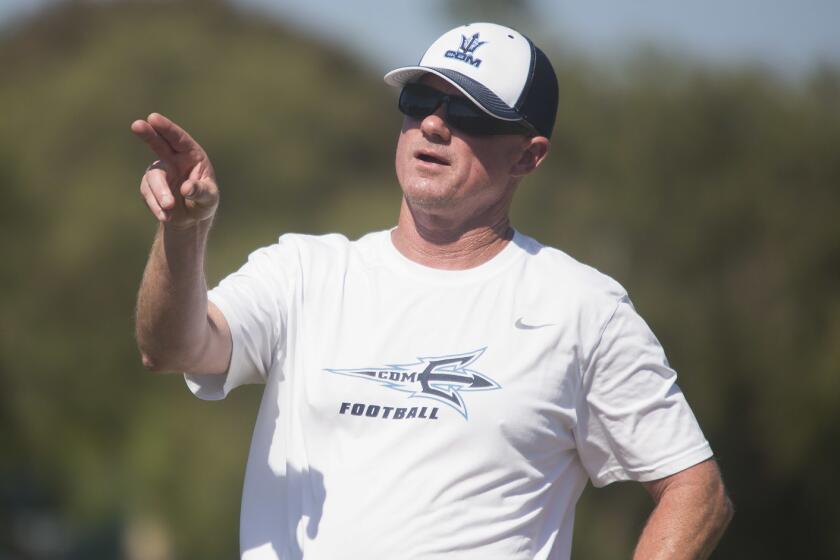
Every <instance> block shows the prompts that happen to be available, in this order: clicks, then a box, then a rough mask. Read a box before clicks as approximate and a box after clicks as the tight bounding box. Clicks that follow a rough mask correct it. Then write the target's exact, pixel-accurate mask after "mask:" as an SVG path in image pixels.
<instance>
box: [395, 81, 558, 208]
mask: <svg viewBox="0 0 840 560" xmlns="http://www.w3.org/2000/svg"><path fill="white" fill-rule="evenodd" d="M420 83H423V84H425V85H428V86H430V87H433V88H435V89H437V90H439V91H442V92H444V93H448V94H453V95H462V94H461V93H460V92H459V91H458V90H457V89H456V88H455V87H454V86H452V85H451V84H449V83H448V82H446V81H445V80H443V79H441V78H439V77H437V76H435V75H433V74H426V75H425V76H424V77H423V78H422V79H421V80H420ZM444 112H445V109H444V106H443V105H441V106H440V107H438V109H437V111H436V112H435V113H433V114H431V115H429V116H427V117H425V118H423V119H414V118H411V117H405V120H404V121H403V127H402V130H401V131H400V137H399V140H398V142H397V154H396V171H397V178H398V180H399V182H400V185H401V186H402V190H403V195H404V196H405V199H406V201H407V202H408V204H409V205H410V206H411V207H412V208H414V209H418V210H423V211H427V212H432V213H437V214H454V215H456V216H462V217H464V218H471V217H474V216H476V215H478V214H480V213H482V212H486V211H488V210H491V209H494V208H498V207H502V209H503V210H504V211H505V212H506V210H507V207H508V206H509V205H510V198H511V196H512V194H513V190H514V188H515V187H516V184H517V182H518V180H519V178H520V177H521V176H522V175H524V174H525V173H527V172H528V171H530V169H533V167H536V164H534V165H533V166H532V167H531V168H530V169H528V171H525V172H524V173H523V167H522V162H523V158H527V157H528V153H527V152H528V146H530V144H531V142H532V140H533V139H531V138H528V137H526V136H522V135H497V136H470V135H467V134H465V133H463V132H461V131H459V130H458V129H456V128H453V127H451V126H449V125H448V124H447V123H446V121H445V120H444V118H443V115H444ZM540 138H541V137H540ZM542 140H544V141H545V144H546V146H547V140H545V139H544V138H543V139H542ZM543 155H544V153H543ZM539 159H541V157H540V158H539ZM537 163H538V162H537ZM526 167H527V166H526Z"/></svg>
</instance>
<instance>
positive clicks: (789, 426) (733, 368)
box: [0, 0, 840, 559]
mask: <svg viewBox="0 0 840 560" xmlns="http://www.w3.org/2000/svg"><path fill="white" fill-rule="evenodd" d="M418 48H419V47H418ZM554 60H556V61H557V70H558V74H559V76H560V81H561V84H560V87H561V109H560V114H559V117H558V124H557V128H556V131H555V136H554V140H553V146H552V155H551V157H550V158H549V160H548V161H547V163H546V165H545V166H544V168H543V169H541V170H540V171H539V173H538V174H537V175H536V176H534V177H532V178H529V179H528V180H527V181H526V182H525V184H524V185H523V186H522V189H521V192H520V194H519V195H518V196H519V199H518V201H517V204H516V208H515V216H514V218H515V224H516V225H517V226H518V227H519V228H520V229H521V230H522V231H524V232H525V233H528V234H532V235H535V236H536V237H538V238H540V239H541V240H543V241H545V242H547V243H550V244H553V245H556V246H558V247H560V248H563V249H565V250H567V251H568V252H570V253H572V254H573V255H574V256H576V257H578V258H581V259H582V260H585V261H587V262H589V263H591V264H594V265H595V266H597V267H599V268H601V269H602V270H604V271H605V272H607V273H609V274H611V275H614V276H615V277H616V278H617V279H618V280H619V281H621V282H622V283H623V284H624V285H625V286H626V287H627V288H628V289H629V290H630V293H631V295H632V296H633V299H634V301H635V303H636V306H637V308H639V309H640V311H641V312H642V314H643V315H644V316H645V317H646V318H648V320H649V322H650V323H651V324H652V326H653V327H654V330H655V331H656V332H657V333H658V334H659V335H660V338H661V339H662V340H663V342H664V344H665V347H666V349H668V351H669V357H670V359H671V362H672V363H673V365H674V366H675V367H676V368H677V369H678V370H679V371H680V373H681V385H682V387H683V388H684V390H685V391H686V393H687V395H688V398H689V400H690V401H691V402H692V403H693V405H694V408H695V410H696V412H697V414H698V416H699V418H700V420H701V423H702V425H703V426H704V428H705V430H706V432H707V435H708V437H709V439H710V440H711V442H712V445H713V447H714V448H715V449H716V451H717V453H718V455H719V458H720V461H721V464H722V466H723V469H724V473H725V475H726V477H727V479H728V481H729V484H730V487H731V490H732V494H733V496H734V499H735V502H736V507H737V509H738V514H737V515H736V520H735V524H734V525H733V527H732V530H731V531H730V533H729V535H728V536H727V537H726V538H725V540H724V542H723V543H722V545H721V549H720V554H719V556H718V557H720V558H745V557H752V558H772V557H800V556H809V557H832V556H838V555H840V541H839V540H838V536H837V532H836V530H835V528H836V527H837V524H838V523H840V506H838V504H837V503H836V500H834V499H833V497H832V493H831V492H830V491H829V490H830V488H827V487H826V484H830V482H828V481H830V477H831V474H832V473H835V472H838V471H839V470H840V458H838V452H837V445H836V442H837V441H840V432H838V428H837V426H839V425H840V388H838V381H837V379H838V374H840V353H838V348H840V319H838V318H840V220H837V218H836V214H837V213H838V208H840V189H838V185H840V157H838V150H840V75H838V72H837V71H836V70H834V69H823V70H821V71H820V72H815V73H814V75H813V76H812V77H811V78H809V79H808V80H806V81H803V82H802V83H799V84H793V85H791V84H785V83H779V82H777V81H776V80H774V79H773V78H771V77H769V76H767V75H765V74H764V73H762V72H761V71H759V70H755V69H750V68H743V69H732V68H730V69H714V68H704V67H698V66H696V65H693V64H688V63H685V62H681V61H678V60H670V59H668V58H667V57H666V58H663V57H661V56H649V55H646V56H640V57H639V58H638V60H636V61H633V62H630V63H628V64H627V65H626V66H625V67H624V68H622V69H621V70H620V71H619V72H617V73H606V72H605V71H603V70H601V69H599V68H597V67H594V66H593V65H591V64H588V63H586V61H582V60H575V59H573V58H569V57H566V58H561V57H560V56H559V53H557V54H556V55H555V57H554ZM0 70H2V72H1V73H0V106H2V107H3V109H4V114H3V116H2V118H0V249H2V252H1V253H0V254H1V255H2V258H3V261H4V265H3V267H2V268H1V269H0V286H1V287H2V290H0V309H2V312H1V313H0V379H2V381H3V390H2V391H0V449H2V453H0V474H2V477H0V479H1V480H2V482H0V500H2V507H0V525H2V527H3V529H2V530H0V557H3V554H2V553H3V552H5V551H6V550H9V551H12V552H11V553H10V554H7V556H8V555H11V557H13V558H16V557H21V558H27V557H32V558H112V557H117V556H119V555H120V554H121V553H120V552H119V551H120V549H121V547H123V546H128V547H131V546H138V545H130V544H128V545H124V544H121V543H136V542H141V543H147V545H146V546H152V545H154V544H155V543H157V546H159V547H161V548H163V549H171V550H174V551H175V557H177V558H207V559H213V558H230V557H233V556H234V555H235V551H236V547H237V545H236V542H237V541H236V533H237V527H238V503H239V492H240V490H241V479H242V473H243V467H244V461H245V457H246V451H247V446H248V442H249V439H250V429H251V426H252V424H253V420H254V417H255V413H256V403H257V399H258V398H259V389H258V388H252V389H250V390H249V389H243V390H239V391H237V393H235V394H234V395H233V396H231V397H230V398H229V399H228V400H227V401H226V402H225V403H224V404H223V405H219V404H215V405H214V404H209V403H202V402H199V401H197V400H195V399H194V398H192V397H191V396H190V395H189V394H188V392H187V391H186V389H185V388H184V387H183V386H182V381H181V380H179V379H178V378H177V377H165V376H156V375H150V374H148V373H145V372H143V371H142V368H141V367H140V364H139V359H138V357H137V354H136V350H135V348H134V342H133V334H132V333H133V327H132V313H133V305H134V296H135V291H136V288H137V285H138V283H139V280H140V275H141V272H142V268H143V265H144V262H145V257H146V253H147V251H148V247H149V243H150V241H151V238H152V235H153V232H154V229H155V224H154V221H153V220H152V219H151V217H150V216H149V215H148V213H147V212H146V211H145V208H144V206H143V204H142V202H141V200H140V197H139V195H138V182H139V179H140V176H141V174H142V172H143V170H144V168H145V166H146V165H147V164H148V163H149V162H150V161H151V159H152V158H151V156H150V154H148V153H147V152H146V149H145V147H144V146H143V145H141V144H140V143H139V142H138V141H137V140H136V139H135V138H134V137H133V136H132V135H131V134H130V133H129V130H128V126H129V124H130V123H131V121H132V120H133V119H135V118H137V117H139V116H143V115H145V114H147V113H149V112H150V111H159V112H162V113H164V114H167V115H168V116H170V117H172V118H173V119H175V120H176V121H178V122H180V123H181V124H183V125H184V126H185V127H186V128H187V129H188V130H190V131H191V132H192V133H193V135H194V136H195V137H196V138H197V139H198V140H199V141H200V142H201V143H202V144H203V145H204V146H205V147H206V148H207V150H208V152H209V153H210V155H211V157H212V158H213V160H214V162H215V165H216V168H217V171H218V173H219V180H220V184H221V188H222V207H221V213H220V216H219V219H218V222H217V227H216V229H215V231H214V235H213V237H212V239H211V249H210V257H209V263H208V265H209V269H210V276H211V280H216V279H218V278H219V277H221V276H222V274H224V273H225V272H227V271H230V270H231V269H233V268H234V267H236V266H237V265H238V264H239V263H241V262H242V261H243V260H244V258H245V256H246V255H247V253H248V252H249V251H250V250H252V249H253V248H255V247H257V246H259V245H264V244H267V243H270V242H271V241H272V240H273V239H274V238H276V236H277V235H278V234H279V233H281V232H284V231H305V232H325V231H341V232H343V233H346V234H348V235H350V236H355V235H358V234H360V233H362V232H364V231H368V230H372V229H380V228H383V227H387V226H389V225H391V224H392V223H393V222H394V220H395V218H396V212H397V204H398V201H399V190H398V187H397V185H396V181H395V179H394V173H393V164H392V161H393V148H394V140H395V137H396V134H397V128H398V126H399V123H400V117H399V115H398V114H397V111H396V110H395V94H394V92H393V91H389V89H387V88H386V87H385V86H384V85H382V83H381V77H380V76H379V75H377V74H375V73H373V72H371V71H370V69H368V68H366V67H365V66H364V65H363V64H361V63H359V62H357V61H355V60H352V59H349V58H347V57H346V56H343V55H342V54H340V53H337V52H335V51H333V50H330V49H328V48H326V47H325V46H323V45H321V44H319V43H317V42H316V41H314V40H312V39H310V38H307V37H305V36H302V35H300V34H298V33H296V32H294V31H291V30H289V29H285V28H283V27H282V26H281V25H279V24H277V23H275V22H272V21H268V20H266V19H264V18H258V17H257V16H253V15H244V14H242V13H239V12H237V11H235V10H232V9H231V8H229V7H228V6H226V5H225V4H223V3H218V2H206V1H199V0H193V1H181V2H177V1H171V2H166V1H160V2H139V1H136V2H64V3H60V4H58V5H57V6H55V7H54V8H52V9H50V10H49V11H46V12H43V13H41V14H39V15H38V16H37V17H36V18H34V19H31V20H29V21H26V22H24V23H22V24H21V25H19V26H17V27H15V28H9V29H6V30H4V31H3V33H2V34H0ZM648 507H649V506H648V501H647V498H646V496H645V495H643V492H642V491H641V490H640V489H638V488H636V487H633V488H630V487H626V488H625V487H622V486H620V485H619V486H618V487H616V488H610V489H607V490H604V491H598V492H593V493H590V494H587V496H586V497H585V498H584V501H583V503H582V506H581V508H580V512H579V515H578V533H577V535H576V542H575V557H580V558H587V559H599V558H614V557H626V556H628V555H629V550H630V548H631V547H632V541H633V538H634V535H635V533H636V532H637V531H638V529H639V528H640V526H641V524H642V523H643V520H644V515H645V512H646V511H647V508H648ZM31 527H36V528H40V530H41V531H42V532H41V533H37V534H38V535H41V536H42V537H43V535H47V536H49V535H52V538H53V540H52V541H50V540H49V539H47V540H46V541H43V542H46V543H47V544H43V542H41V543H40V544H39V543H33V541H32V537H31V535H34V534H36V532H34V531H33V530H32V529H31ZM43 531H46V533H44V532H43ZM27 535H29V536H27ZM39 538H40V537H39ZM42 540H43V539H42ZM49 543H53V544H52V545H50V544H49ZM148 543H152V544H148ZM36 545H37V546H40V547H41V550H42V551H41V552H40V553H36V552H34V551H35V547H36ZM50 546H52V548H51V549H50V548H49V547H50ZM139 546H142V545H139ZM15 551H16V552H15ZM25 551H29V552H28V553H27V552H25ZM805 551H807V553H806V554H803V552H805ZM147 552H148V549H147Z"/></svg>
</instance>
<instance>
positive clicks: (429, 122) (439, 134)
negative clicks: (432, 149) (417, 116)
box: [420, 103, 452, 143]
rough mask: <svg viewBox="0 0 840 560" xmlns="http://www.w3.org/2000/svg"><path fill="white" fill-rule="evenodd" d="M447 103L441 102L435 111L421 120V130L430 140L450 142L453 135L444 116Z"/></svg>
mask: <svg viewBox="0 0 840 560" xmlns="http://www.w3.org/2000/svg"><path fill="white" fill-rule="evenodd" d="M444 105H445V103H441V104H440V106H439V107H438V108H437V109H436V110H435V112H434V113H432V114H431V115H429V116H427V117H425V118H424V119H423V120H422V121H421V122H420V130H421V131H422V132H423V136H425V137H426V138H428V139H429V140H436V141H438V142H444V143H445V142H449V139H450V137H451V136H452V131H451V130H449V125H448V124H446V120H444V118H443V116H444V113H445V109H444Z"/></svg>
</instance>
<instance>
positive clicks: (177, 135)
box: [146, 113, 203, 153]
mask: <svg viewBox="0 0 840 560" xmlns="http://www.w3.org/2000/svg"><path fill="white" fill-rule="evenodd" d="M146 121H147V122H148V123H149V124H150V125H151V126H152V128H153V129H154V130H155V132H157V133H158V134H159V135H160V136H161V137H162V138H163V139H164V140H165V141H166V143H167V144H169V146H170V147H171V148H172V151H173V152H175V153H189V152H202V151H203V150H202V149H201V146H199V145H198V142H196V141H195V140H193V138H192V136H190V135H189V134H187V131H186V130H184V129H183V128H181V127H180V126H178V125H177V124H175V123H174V122H172V121H171V120H169V119H168V118H166V117H164V116H163V115H161V114H160V113H152V114H151V115H149V118H148V119H146Z"/></svg>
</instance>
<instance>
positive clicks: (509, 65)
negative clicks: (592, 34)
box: [385, 23, 558, 138]
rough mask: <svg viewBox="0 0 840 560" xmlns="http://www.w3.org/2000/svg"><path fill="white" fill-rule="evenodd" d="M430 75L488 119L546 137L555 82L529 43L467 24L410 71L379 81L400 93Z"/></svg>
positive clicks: (509, 32) (503, 30) (494, 28)
mask: <svg viewBox="0 0 840 560" xmlns="http://www.w3.org/2000/svg"><path fill="white" fill-rule="evenodd" d="M426 73H431V74H435V75H437V76H440V77H441V78H443V79H444V80H446V81H448V82H449V83H451V84H452V85H453V86H455V87H456V88H458V89H459V90H460V91H461V92H462V93H463V94H464V95H465V96H467V97H468V98H469V99H470V100H471V101H472V102H473V103H475V104H476V105H478V106H479V107H480V108H481V109H483V110H484V111H485V112H486V113H488V114H489V115H491V116H493V117H495V118H497V119H501V120H505V121H523V120H524V121H526V122H528V123H529V124H530V125H531V126H533V127H534V128H535V129H536V130H537V131H538V132H539V133H540V134H542V135H543V136H546V137H549V138H550V137H551V130H552V129H553V128H554V118H555V115H556V113H557V98H558V88H557V76H556V75H555V73H554V69H553V68H552V67H551V63H550V62H549V61H548V58H547V57H546V56H545V54H544V53H543V52H542V51H541V50H540V49H539V48H537V46H536V45H534V43H533V42H531V40H530V39H528V38H527V37H525V36H524V35H522V34H521V33H519V32H518V31H515V30H513V29H510V28H509V27H504V26H502V25H497V24H495V23H469V24H467V25H462V26H460V27H456V28H455V29H452V30H450V31H447V32H446V33H444V34H443V35H441V36H440V37H439V38H438V39H437V40H436V41H435V42H434V43H432V46H430V47H429V49H428V50H427V51H426V53H425V54H424V55H423V58H421V59H420V62H419V64H417V65H415V66H404V67H402V68H397V69H396V70H392V71H390V72H388V73H387V74H386V75H385V83H387V84H389V85H392V86H397V87H402V86H404V85H405V84H407V83H409V82H413V81H415V80H417V79H419V78H420V76H422V75H423V74H426Z"/></svg>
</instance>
